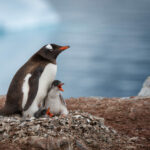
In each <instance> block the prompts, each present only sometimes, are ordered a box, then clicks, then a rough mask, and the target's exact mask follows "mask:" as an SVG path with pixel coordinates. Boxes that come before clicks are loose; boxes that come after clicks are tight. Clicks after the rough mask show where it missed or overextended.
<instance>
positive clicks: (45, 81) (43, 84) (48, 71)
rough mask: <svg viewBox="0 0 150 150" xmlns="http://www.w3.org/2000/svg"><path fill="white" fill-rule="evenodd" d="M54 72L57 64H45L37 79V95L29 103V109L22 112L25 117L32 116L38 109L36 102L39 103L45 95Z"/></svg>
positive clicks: (54, 74) (53, 77) (52, 79)
mask: <svg viewBox="0 0 150 150" xmlns="http://www.w3.org/2000/svg"><path fill="white" fill-rule="evenodd" d="M56 72H57V65H55V64H51V63H49V64H47V65H46V66H45V68H44V71H43V73H42V74H41V76H40V79H39V85H38V91H37V95H36V97H35V98H34V100H33V103H32V104H31V106H30V107H29V109H28V110H26V111H24V112H23V115H24V116H25V117H26V116H29V117H32V116H33V115H34V113H35V112H36V111H37V110H38V104H40V103H41V102H42V101H43V100H44V98H45V97H46V95H47V91H48V88H49V87H50V85H51V84H52V82H53V81H54V80H55V76H56Z"/></svg>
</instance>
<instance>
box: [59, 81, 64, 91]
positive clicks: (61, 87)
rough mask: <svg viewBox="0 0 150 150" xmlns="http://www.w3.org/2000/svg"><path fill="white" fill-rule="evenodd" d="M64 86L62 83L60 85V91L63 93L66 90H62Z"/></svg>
mask: <svg viewBox="0 0 150 150" xmlns="http://www.w3.org/2000/svg"><path fill="white" fill-rule="evenodd" d="M63 85H64V83H60V84H59V85H58V88H59V90H60V91H62V92H64V89H63V88H62V86H63Z"/></svg>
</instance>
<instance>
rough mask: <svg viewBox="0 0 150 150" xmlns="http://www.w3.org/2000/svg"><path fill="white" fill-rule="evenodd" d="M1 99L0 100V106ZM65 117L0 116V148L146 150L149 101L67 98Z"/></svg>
mask: <svg viewBox="0 0 150 150" xmlns="http://www.w3.org/2000/svg"><path fill="white" fill-rule="evenodd" d="M4 102H5V96H2V97H0V107H2V106H3V104H4ZM66 102H67V106H68V108H69V111H70V114H69V115H68V116H67V117H65V118H62V117H54V118H47V117H46V118H40V119H27V120H23V119H22V118H20V117H18V116H12V117H0V141H1V142H0V149H3V150H5V149H7V150H9V149H10V150H11V149H16V150H21V149H23V150H25V149H33V150H36V149H37V150H42V149H43V150H45V149H47V150H51V149H65V150H67V149H68V150H71V149H75V150H76V149H77V150H86V149H87V150H88V149H95V150H98V149H100V150H109V149H110V150H124V149H130V150H131V149H135V150H142V149H143V150H149V149H150V98H141V97H132V98H94V97H91V98H70V99H68V100H66Z"/></svg>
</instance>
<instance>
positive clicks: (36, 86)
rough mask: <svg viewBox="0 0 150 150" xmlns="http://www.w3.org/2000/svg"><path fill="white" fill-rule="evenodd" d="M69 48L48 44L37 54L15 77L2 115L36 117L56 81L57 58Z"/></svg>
mask: <svg viewBox="0 0 150 150" xmlns="http://www.w3.org/2000/svg"><path fill="white" fill-rule="evenodd" d="M67 48H69V46H59V45H56V44H48V45H45V46H43V47H42V48H41V49H40V50H39V51H38V52H36V53H35V54H34V55H33V56H32V57H31V58H30V59H29V60H28V61H27V62H26V63H25V64H24V65H23V66H22V67H21V68H20V69H19V70H18V71H17V73H16V74H15V76H14V77H13V79H12V81H11V84H10V86H9V89H8V92H7V96H6V103H5V106H4V108H2V109H1V110H0V115H11V114H15V113H19V114H23V115H24V116H29V117H32V116H34V113H35V112H36V111H37V110H38V105H39V104H40V103H42V101H44V98H45V97H46V96H47V92H48V90H49V87H50V86H51V84H52V82H53V81H54V79H55V76H56V72H57V65H56V58H57V56H58V55H59V54H60V53H61V52H62V51H64V50H65V49H67Z"/></svg>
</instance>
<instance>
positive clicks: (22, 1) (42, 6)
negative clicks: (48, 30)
mask: <svg viewBox="0 0 150 150" xmlns="http://www.w3.org/2000/svg"><path fill="white" fill-rule="evenodd" d="M0 10H1V13H0V30H2V29H3V30H4V31H18V30H24V29H28V28H29V29H30V28H37V27H43V26H47V25H52V24H56V23H58V21H59V17H58V14H57V13H56V12H55V11H54V9H53V7H52V6H51V4H50V2H48V1H45V0H2V1H0Z"/></svg>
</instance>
